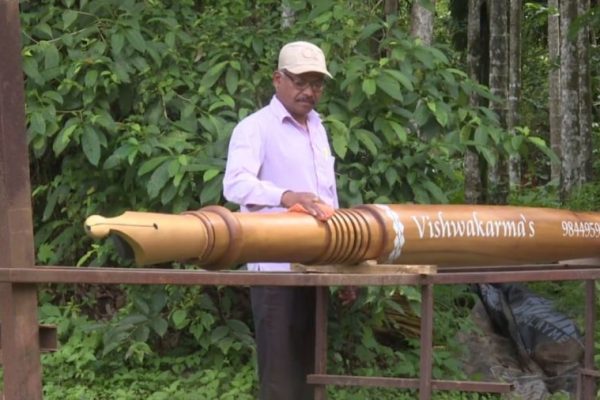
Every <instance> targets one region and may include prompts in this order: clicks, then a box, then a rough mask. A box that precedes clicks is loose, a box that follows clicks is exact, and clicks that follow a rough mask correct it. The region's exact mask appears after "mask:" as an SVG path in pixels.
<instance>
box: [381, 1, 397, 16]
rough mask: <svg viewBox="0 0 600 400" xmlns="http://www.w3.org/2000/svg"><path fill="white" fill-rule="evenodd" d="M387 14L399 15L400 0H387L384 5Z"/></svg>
mask: <svg viewBox="0 0 600 400" xmlns="http://www.w3.org/2000/svg"><path fill="white" fill-rule="evenodd" d="M383 10H384V13H385V16H386V17H387V16H389V15H398V0H385V3H384V5H383Z"/></svg>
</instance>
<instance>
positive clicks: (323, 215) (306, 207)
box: [281, 190, 333, 221]
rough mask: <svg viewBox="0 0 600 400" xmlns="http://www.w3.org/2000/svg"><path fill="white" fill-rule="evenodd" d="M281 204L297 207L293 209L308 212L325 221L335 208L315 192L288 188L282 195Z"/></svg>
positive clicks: (287, 206)
mask: <svg viewBox="0 0 600 400" xmlns="http://www.w3.org/2000/svg"><path fill="white" fill-rule="evenodd" d="M281 205H282V206H283V207H285V208H288V209H289V208H292V207H294V208H297V209H295V210H294V209H292V210H294V211H302V212H306V213H307V214H310V215H312V216H313V217H315V218H317V219H318V220H320V221H325V220H326V219H328V218H329V217H331V215H332V214H333V209H332V208H331V207H330V206H328V205H327V204H325V203H323V202H322V201H321V199H319V197H318V196H317V195H316V194H314V193H308V192H292V191H289V190H288V191H287V192H284V193H283V195H282V196H281ZM298 206H300V207H298Z"/></svg>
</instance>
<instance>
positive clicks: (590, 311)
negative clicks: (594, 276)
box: [579, 279, 596, 399]
mask: <svg viewBox="0 0 600 400" xmlns="http://www.w3.org/2000/svg"><path fill="white" fill-rule="evenodd" d="M595 329H596V282H595V281H594V280H591V279H589V280H586V281H585V338H584V340H585V342H584V348H585V353H584V356H583V368H584V371H592V370H594V339H595V337H594V336H595V335H594V333H595ZM579 378H580V383H581V387H580V389H581V397H580V398H581V399H593V398H594V396H595V393H596V381H595V379H596V377H595V376H593V375H592V374H589V373H584V374H581V375H580V376H579Z"/></svg>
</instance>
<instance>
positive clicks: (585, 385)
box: [0, 264, 600, 400]
mask: <svg viewBox="0 0 600 400" xmlns="http://www.w3.org/2000/svg"><path fill="white" fill-rule="evenodd" d="M599 278H600V266H598V265H577V264H546V265H519V266H496V267H468V268H467V267H465V268H451V269H450V268H449V269H444V268H439V269H438V273H437V274H431V275H419V274H380V273H377V274H351V273H344V274H338V273H336V274H319V273H311V274H307V273H257V272H242V271H219V272H213V271H203V270H165V269H151V268H139V269H138V268H108V267H106V268H77V267H60V266H57V267H42V266H39V267H29V268H26V267H21V268H10V267H3V268H0V283H3V284H8V285H13V286H16V287H21V286H23V285H26V286H31V285H36V284H42V283H49V282H53V283H72V284H77V283H89V284H134V285H154V284H163V285H164V284H174V285H231V286H252V285H273V286H315V287H317V306H316V307H317V308H316V346H315V355H316V357H315V372H314V374H311V375H309V376H308V377H307V381H308V382H309V383H311V384H313V385H315V388H316V390H315V399H316V400H325V399H326V397H327V396H326V387H327V386H328V385H333V386H372V387H374V386H377V387H394V388H403V389H417V390H418V392H419V399H420V400H428V399H431V396H432V391H433V390H456V391H471V392H487V393H503V392H508V391H510V385H509V384H506V383H495V382H475V381H451V380H434V379H433V378H432V367H433V365H432V361H433V348H432V345H433V343H432V339H433V313H434V310H433V287H434V285H435V284H464V283H486V282H487V283H499V282H524V281H528V282H532V281H558V280H583V281H585V282H586V297H585V332H586V335H585V343H584V345H585V353H584V362H583V368H581V369H580V379H579V385H578V392H579V395H578V398H579V399H582V400H587V399H592V398H593V396H594V393H595V378H596V377H598V375H599V373H598V372H597V371H595V369H594V326H595V323H596V311H595V302H596V298H595V296H596V295H595V280H596V279H599ZM343 285H354V286H390V285H419V286H420V288H421V293H422V305H421V307H422V308H421V338H420V346H421V348H420V355H421V359H420V374H419V378H416V379H408V378H391V377H365V376H350V375H345V376H340V375H329V374H327V304H328V297H327V296H328V287H329V286H343ZM0 306H2V308H5V307H6V305H5V304H1V305H0ZM36 318H37V317H36ZM28 320H31V318H28ZM2 329H3V331H4V329H5V327H4V326H3V327H2ZM21 329H26V330H25V331H21V332H20V335H22V334H23V332H28V334H27V335H25V336H29V335H30V334H31V335H35V334H36V333H37V331H38V330H37V322H36V324H35V325H31V326H21ZM18 336H19V335H17V333H16V332H12V334H11V332H8V334H3V335H2V338H3V339H2V347H3V348H7V346H8V348H10V347H11V346H14V345H15V343H13V341H14V340H15V338H17V337H18ZM5 337H9V338H12V339H11V340H5V339H4V338H5ZM21 356H22V357H27V358H37V359H38V362H39V357H40V355H39V351H38V350H34V349H30V351H28V352H27V354H24V355H21ZM16 361H17V362H16V363H13V364H12V365H6V364H5V366H4V367H5V382H4V384H5V389H6V392H5V395H6V399H8V400H11V399H25V398H28V399H29V398H32V397H26V396H24V395H21V392H20V391H21V390H24V388H23V386H22V385H31V388H29V389H27V390H26V392H27V393H33V391H34V390H36V388H38V387H41V370H40V371H39V372H38V373H34V374H30V375H29V376H28V377H27V379H26V380H25V381H24V379H23V376H22V375H21V379H18V380H14V379H12V380H11V379H10V378H7V377H11V376H12V377H14V376H17V375H19V373H20V372H21V369H20V368H19V367H18V365H20V364H21V362H22V361H26V360H21V359H18V360H16ZM9 368H13V369H16V370H17V371H15V374H11V373H10V371H8V369H9ZM17 372H18V373H17ZM9 393H12V395H9ZM39 396H40V397H35V398H41V395H39Z"/></svg>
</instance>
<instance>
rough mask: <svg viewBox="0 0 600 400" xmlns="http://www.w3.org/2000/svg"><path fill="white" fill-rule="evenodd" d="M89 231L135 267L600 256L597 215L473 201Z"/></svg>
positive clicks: (195, 216) (100, 221)
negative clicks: (127, 255) (319, 216)
mask: <svg viewBox="0 0 600 400" xmlns="http://www.w3.org/2000/svg"><path fill="white" fill-rule="evenodd" d="M85 228H86V231H87V233H88V234H89V235H90V236H92V237H94V238H103V237H106V236H109V235H115V236H116V237H117V238H119V240H120V241H122V243H123V244H124V245H125V246H126V247H127V248H128V249H129V250H130V251H131V253H132V255H133V256H134V257H135V260H136V263H137V264H139V265H146V264H157V263H162V262H168V261H190V260H193V261H194V262H195V263H197V264H198V265H200V266H202V267H203V268H208V269H218V268H228V267H231V266H232V265H236V264H240V263H245V262H298V263H303V264H354V263H358V262H361V261H366V260H377V261H378V262H379V263H385V264H435V265H445V266H452V265H499V264H522V263H546V262H555V261H559V260H566V259H574V258H588V257H597V256H599V255H600V213H593V212H572V211H568V210H559V209H549V208H531V207H512V206H481V205H381V204H376V205H361V206H357V207H354V208H349V209H338V210H336V211H335V213H334V215H333V216H332V217H331V218H330V219H328V220H327V221H325V222H320V221H318V220H316V219H315V218H313V217H311V216H309V215H306V214H303V213H296V212H279V213H240V212H231V211H229V210H227V209H226V208H224V207H219V206H209V207H205V208H202V209H200V210H197V211H188V212H185V213H183V214H178V215H171V214H157V213H138V212H126V213H124V214H122V215H120V216H118V217H114V218H104V217H100V216H91V217H89V218H88V219H87V220H86V224H85Z"/></svg>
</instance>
